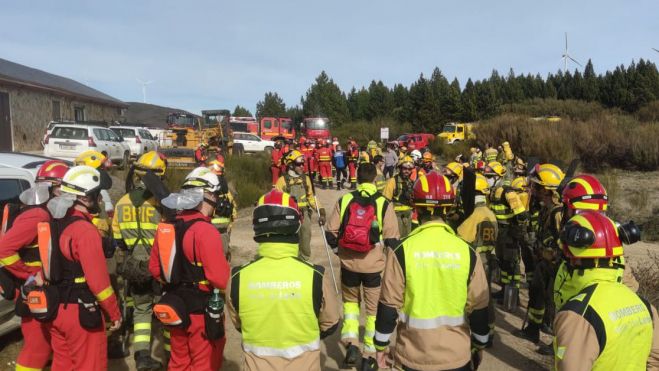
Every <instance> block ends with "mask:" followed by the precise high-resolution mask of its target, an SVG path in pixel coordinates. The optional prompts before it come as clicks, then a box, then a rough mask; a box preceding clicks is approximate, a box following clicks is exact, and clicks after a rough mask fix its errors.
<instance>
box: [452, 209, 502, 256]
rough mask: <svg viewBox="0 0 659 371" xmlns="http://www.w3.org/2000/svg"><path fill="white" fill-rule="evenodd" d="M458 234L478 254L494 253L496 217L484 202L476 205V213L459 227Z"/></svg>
mask: <svg viewBox="0 0 659 371" xmlns="http://www.w3.org/2000/svg"><path fill="white" fill-rule="evenodd" d="M458 233H459V234H460V236H461V237H462V238H464V239H465V240H467V241H468V242H470V243H471V245H472V246H473V247H474V248H476V252H477V253H481V252H490V251H493V250H494V246H495V245H496V242H497V220H496V217H495V216H494V215H493V213H492V211H490V209H489V208H488V207H487V205H486V204H485V203H484V202H483V203H476V207H475V208H474V211H473V212H472V213H471V215H470V216H469V217H468V218H467V219H466V220H465V221H464V222H462V224H460V226H459V227H458ZM472 238H473V241H472V240H471V239H472Z"/></svg>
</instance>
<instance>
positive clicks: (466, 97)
mask: <svg viewBox="0 0 659 371" xmlns="http://www.w3.org/2000/svg"><path fill="white" fill-rule="evenodd" d="M460 118H461V119H462V120H463V121H467V122H469V121H475V120H477V119H478V112H477V109H476V88H475V87H474V82H473V81H471V79H468V80H467V83H466V84H465V89H464V91H463V92H462V96H461V97H460Z"/></svg>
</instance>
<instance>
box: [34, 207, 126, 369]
mask: <svg viewBox="0 0 659 371" xmlns="http://www.w3.org/2000/svg"><path fill="white" fill-rule="evenodd" d="M70 215H71V216H75V217H82V218H84V219H86V220H77V221H75V222H73V223H71V224H70V225H69V226H68V227H66V228H65V229H64V231H62V234H61V235H60V239H59V243H60V250H61V251H62V254H63V255H64V258H65V259H67V260H70V261H75V262H79V263H80V266H81V267H82V271H83V273H84V276H85V280H86V283H87V286H88V287H89V289H90V290H91V292H92V294H94V296H95V297H96V300H97V301H98V303H99V305H100V306H101V309H103V312H105V314H107V315H108V316H109V317H110V321H116V320H119V319H121V312H120V311H119V305H118V302H117V296H116V295H115V293H114V290H113V289H112V286H111V284H110V275H109V274H108V270H107V266H106V262H105V255H104V254H103V246H102V243H101V235H100V234H99V233H98V229H96V227H95V226H94V225H93V224H92V223H91V220H92V216H91V215H90V214H87V213H83V212H81V211H79V210H73V211H72V212H70ZM46 327H47V328H48V330H49V331H50V336H51V345H52V347H53V352H54V353H55V355H54V356H53V364H52V370H53V371H59V370H65V371H70V370H105V369H107V363H108V358H107V336H106V335H105V325H104V324H101V326H99V327H98V328H97V329H94V330H87V329H85V328H84V327H82V326H81V325H80V320H79V314H78V305H74V304H65V303H61V304H60V305H59V309H58V312H57V317H55V319H54V320H53V321H52V322H50V323H47V324H46Z"/></svg>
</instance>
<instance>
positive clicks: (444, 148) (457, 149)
mask: <svg viewBox="0 0 659 371" xmlns="http://www.w3.org/2000/svg"><path fill="white" fill-rule="evenodd" d="M472 146H473V143H470V142H468V141H465V142H462V141H458V142H456V143H455V144H448V143H446V142H445V141H443V140H435V141H434V142H433V143H432V146H431V147H430V150H431V151H432V153H433V154H434V155H436V156H438V157H439V158H441V160H442V161H440V162H441V163H443V164H448V163H449V162H453V161H455V159H456V157H458V155H462V156H463V157H464V158H466V159H468V158H469V148H470V147H472Z"/></svg>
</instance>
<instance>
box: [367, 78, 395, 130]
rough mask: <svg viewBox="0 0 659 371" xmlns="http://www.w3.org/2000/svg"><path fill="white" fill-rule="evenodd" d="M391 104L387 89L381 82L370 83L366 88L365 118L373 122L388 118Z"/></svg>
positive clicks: (389, 93)
mask: <svg viewBox="0 0 659 371" xmlns="http://www.w3.org/2000/svg"><path fill="white" fill-rule="evenodd" d="M392 104H393V100H392V97H391V92H390V91H389V88H388V87H386V86H385V85H384V84H383V83H382V81H378V82H375V80H373V81H371V85H370V86H369V87H368V109H367V118H368V119H369V120H373V119H376V118H384V117H387V116H389V115H390V114H391V108H392Z"/></svg>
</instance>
